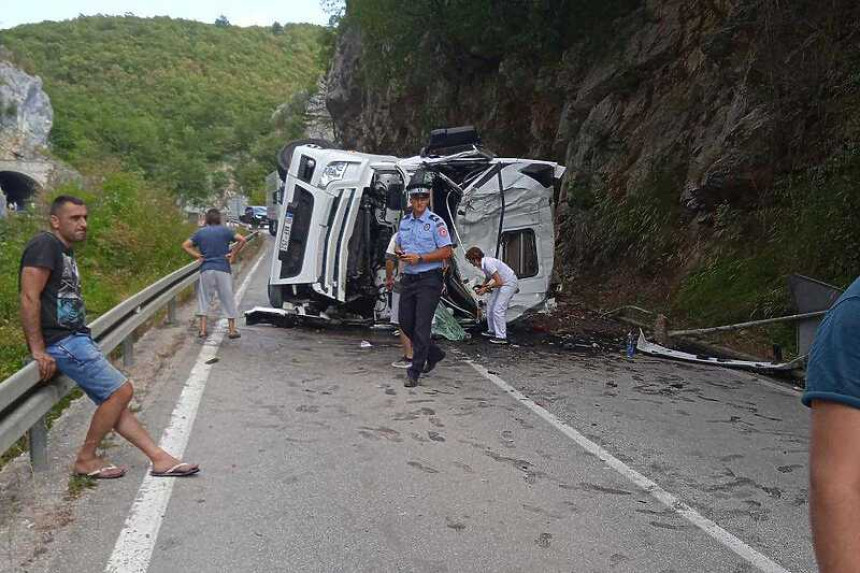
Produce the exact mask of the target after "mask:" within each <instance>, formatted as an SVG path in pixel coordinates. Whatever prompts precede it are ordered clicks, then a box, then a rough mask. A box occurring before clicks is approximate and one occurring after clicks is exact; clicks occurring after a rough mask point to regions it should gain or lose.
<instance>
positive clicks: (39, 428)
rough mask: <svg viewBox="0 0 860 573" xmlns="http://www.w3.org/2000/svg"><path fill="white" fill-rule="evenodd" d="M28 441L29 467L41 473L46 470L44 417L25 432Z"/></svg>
mask: <svg viewBox="0 0 860 573" xmlns="http://www.w3.org/2000/svg"><path fill="white" fill-rule="evenodd" d="M27 437H28V439H29V441H30V465H31V466H32V467H33V471H36V472H43V471H45V470H47V469H48V424H47V420H46V419H45V416H42V417H41V418H39V420H38V421H37V422H36V423H35V424H34V425H33V427H31V428H30V429H29V430H28V431H27Z"/></svg>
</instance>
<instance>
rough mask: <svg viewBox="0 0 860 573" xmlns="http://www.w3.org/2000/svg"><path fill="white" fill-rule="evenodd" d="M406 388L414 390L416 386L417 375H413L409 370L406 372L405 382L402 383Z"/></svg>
mask: <svg viewBox="0 0 860 573" xmlns="http://www.w3.org/2000/svg"><path fill="white" fill-rule="evenodd" d="M403 385H404V386H405V387H406V388H415V387H416V386H418V375H417V374H413V373H412V371H411V370H407V371H406V382H404V383H403Z"/></svg>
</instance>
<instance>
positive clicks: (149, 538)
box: [105, 250, 266, 573]
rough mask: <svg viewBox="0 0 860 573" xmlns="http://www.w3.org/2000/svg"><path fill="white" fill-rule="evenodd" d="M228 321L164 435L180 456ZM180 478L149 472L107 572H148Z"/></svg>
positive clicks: (210, 342)
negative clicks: (152, 474) (172, 494)
mask: <svg viewBox="0 0 860 573" xmlns="http://www.w3.org/2000/svg"><path fill="white" fill-rule="evenodd" d="M265 258H266V256H265V250H263V251H262V252H261V254H260V256H259V257H258V258H257V262H256V263H254V266H253V267H251V271H250V272H249V273H248V276H246V277H245V280H244V281H243V282H242V286H241V287H239V290H238V292H237V293H236V295H235V299H236V306H239V303H240V302H241V301H242V298H243V297H244V296H245V291H246V290H247V289H248V285H249V284H250V282H251V277H253V276H254V273H255V272H256V270H257V268H258V267H259V266H260V263H261V262H262V261H263V259H265ZM226 324H227V321H226V319H221V320H220V321H219V322H218V325H217V327H216V328H215V329H214V330H213V332H212V334H211V335H210V336H209V338H208V339H207V340H206V343H205V344H204V345H203V348H201V349H200V354H198V355H197V361H196V362H195V363H194V367H193V368H192V369H191V372H190V373H189V375H188V379H187V380H186V382H185V386H184V387H183V389H182V393H181V394H180V396H179V400H178V401H177V403H176V407H175V408H174V409H173V413H172V414H171V416H170V423H169V424H168V425H167V428H166V429H165V430H164V433H163V434H162V435H161V441H160V442H159V444H158V445H159V447H161V448H163V449H164V450H166V451H168V452H170V453H171V454H172V455H173V456H175V457H177V458H179V459H182V457H183V455H184V454H185V447H186V446H187V445H188V439H189V437H190V436H191V427H192V426H193V425H194V419H195V418H196V417H197V409H198V407H199V406H200V401H201V399H202V398H203V390H204V389H205V388H206V382H207V380H208V379H209V373H210V372H211V370H212V365H211V364H207V361H208V360H209V359H211V358H214V357H215V355H216V354H217V353H218V349H219V347H220V346H221V341H222V340H224V334H225V332H226V330H225V328H226ZM177 479H181V478H164V477H153V476H151V475H149V472H147V473H146V475H145V476H144V478H143V483H142V484H141V485H140V489H139V490H138V492H137V496H136V497H135V499H134V503H133V504H132V506H131V510H129V514H128V517H127V518H126V520H125V526H124V527H123V530H122V531H121V532H120V534H119V537H118V538H117V540H116V545H114V549H113V553H112V554H111V556H110V559H109V560H108V563H107V566H106V567H105V572H106V573H146V571H147V569H148V568H149V562H150V560H151V559H152V551H153V549H154V548H155V542H156V540H157V538H158V530H159V529H160V528H161V521H162V519H163V518H164V515H165V513H166V512H167V505H168V504H169V503H170V495H171V493H172V492H173V484H175V483H176V480H177Z"/></svg>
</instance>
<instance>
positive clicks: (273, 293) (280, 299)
mask: <svg viewBox="0 0 860 573" xmlns="http://www.w3.org/2000/svg"><path fill="white" fill-rule="evenodd" d="M282 288H283V287H282V286H281V285H273V284H270V285H269V304H271V305H272V308H283V307H284V291H283V290H282Z"/></svg>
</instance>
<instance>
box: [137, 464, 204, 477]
mask: <svg viewBox="0 0 860 573" xmlns="http://www.w3.org/2000/svg"><path fill="white" fill-rule="evenodd" d="M199 471H200V466H198V465H197V464H189V463H188V462H181V463H178V464H176V465H175V466H173V467H172V468H170V469H169V470H167V471H165V472H157V471H155V470H152V471H150V472H149V475H151V476H153V477H186V476H191V475H194V474H196V473H197V472H199Z"/></svg>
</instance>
